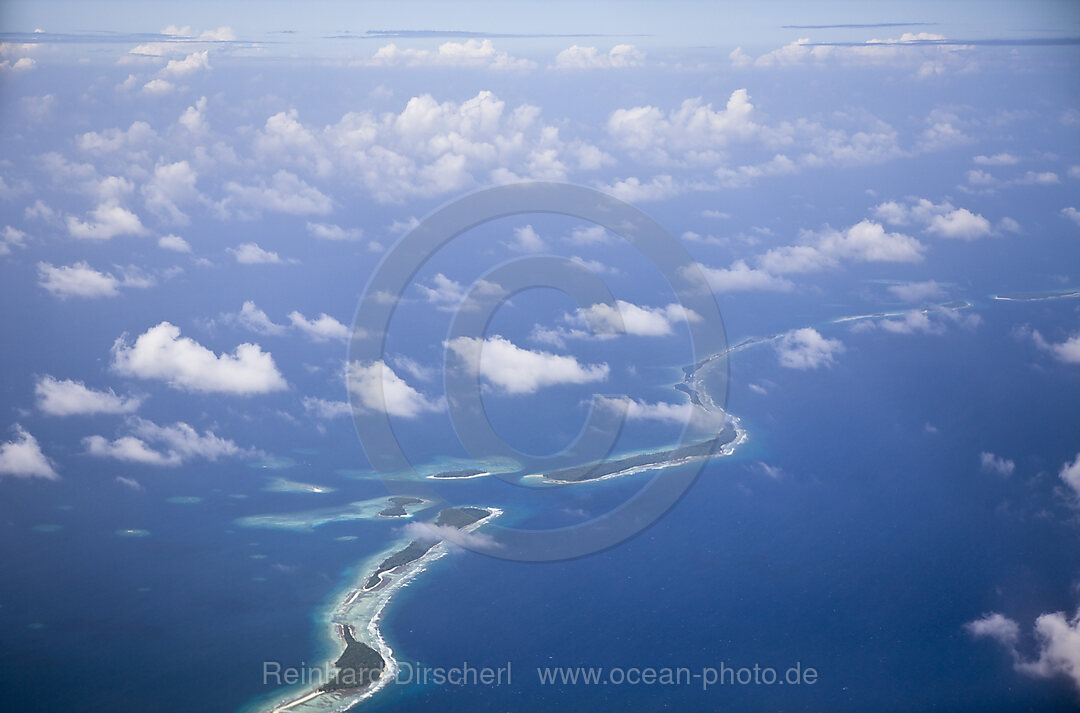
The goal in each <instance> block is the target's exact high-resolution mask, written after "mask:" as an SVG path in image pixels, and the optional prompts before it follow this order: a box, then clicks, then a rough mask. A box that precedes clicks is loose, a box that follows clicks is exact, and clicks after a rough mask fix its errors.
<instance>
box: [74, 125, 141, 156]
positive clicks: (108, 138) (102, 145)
mask: <svg viewBox="0 0 1080 713" xmlns="http://www.w3.org/2000/svg"><path fill="white" fill-rule="evenodd" d="M156 138H157V132H155V131H154V130H153V128H151V127H150V125H149V124H147V123H146V122H145V121H134V122H132V123H131V126H129V127H128V128H127V129H126V130H125V129H105V130H104V131H102V132H100V133H98V132H96V131H90V132H87V133H85V134H82V135H80V136H79V137H78V139H77V140H76V144H77V145H78V147H79V149H80V150H81V151H85V152H86V153H92V154H110V153H116V152H119V151H127V152H135V151H137V150H139V149H142V148H145V147H146V146H147V145H148V144H149V143H151V142H152V141H153V140H154V139H156Z"/></svg>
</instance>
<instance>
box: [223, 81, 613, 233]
mask: <svg viewBox="0 0 1080 713" xmlns="http://www.w3.org/2000/svg"><path fill="white" fill-rule="evenodd" d="M255 146H256V148H257V152H256V159H257V160H258V161H259V162H261V163H263V164H264V165H265V166H266V167H267V169H270V168H279V167H281V166H283V165H286V166H290V167H295V169H296V170H302V171H305V172H308V173H314V174H315V175H317V176H319V177H320V178H324V179H328V178H334V179H336V180H339V181H341V180H343V181H345V182H356V183H358V184H360V185H361V186H362V187H364V188H365V189H367V191H369V192H370V193H371V194H372V195H373V196H374V197H375V199H376V200H378V201H379V202H382V203H402V202H404V201H406V200H408V199H409V198H412V197H416V196H420V197H427V196H434V195H441V194H445V193H448V192H451V191H460V190H463V189H466V188H469V187H472V186H474V185H477V184H478V183H507V182H513V181H519V180H529V179H534V180H565V179H566V177H567V176H568V175H569V173H570V172H571V171H574V170H580V171H593V170H596V169H597V168H600V167H602V166H603V165H605V164H607V163H610V162H612V161H613V159H612V158H611V157H610V156H608V155H607V154H605V153H604V152H602V151H600V150H599V149H598V148H596V146H594V145H592V144H589V143H586V142H584V141H582V140H579V139H575V140H569V141H567V140H564V139H562V138H561V137H560V127H559V126H556V125H551V124H545V123H543V122H542V121H541V120H540V109H539V108H537V107H535V106H531V105H529V104H520V105H518V106H516V107H509V106H507V104H506V102H504V101H502V100H501V99H499V98H498V97H497V96H496V95H495V94H494V93H492V92H490V91H480V92H478V93H477V94H476V96H474V97H472V98H469V99H466V100H464V101H462V102H453V101H447V102H438V101H436V100H435V99H434V98H433V97H432V96H431V95H430V94H422V95H419V96H414V97H412V98H411V99H409V100H408V102H407V103H406V105H405V106H404V108H403V109H402V110H401V111H400V112H399V113H392V112H386V113H381V114H375V113H373V112H371V111H362V112H350V113H348V114H345V115H344V116H343V117H341V119H340V121H338V122H337V123H336V124H333V125H330V126H322V127H315V126H310V127H309V126H305V125H303V124H302V123H300V121H299V119H298V118H297V115H296V114H295V113H294V112H283V113H279V114H275V115H274V116H272V117H270V119H268V120H267V122H266V125H265V126H264V127H263V128H262V129H261V130H259V131H257V132H256V139H255ZM225 207H226V208H227V207H228V206H225ZM327 207H329V205H327ZM269 209H270V208H267V210H269ZM323 212H329V211H328V210H327V211H323Z"/></svg>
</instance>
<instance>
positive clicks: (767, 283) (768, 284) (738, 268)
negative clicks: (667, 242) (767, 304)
mask: <svg viewBox="0 0 1080 713" xmlns="http://www.w3.org/2000/svg"><path fill="white" fill-rule="evenodd" d="M699 269H700V270H701V274H702V275H703V276H704V278H705V281H706V283H707V284H708V287H709V289H711V290H712V291H713V292H746V291H750V290H771V291H775V292H787V291H789V290H791V289H792V288H794V287H795V285H794V283H792V282H791V281H790V280H787V279H785V278H783V277H778V276H776V275H773V274H771V273H769V272H766V271H765V270H756V269H754V268H752V267H750V266H749V265H747V264H746V261H745V260H736V261H735V262H733V263H731V267H727V268H713V267H707V266H705V265H700V266H699ZM695 274H696V271H695V270H692V269H689V268H688V269H685V270H684V271H683V275H684V277H687V278H688V279H696V278H695V277H694V276H695Z"/></svg>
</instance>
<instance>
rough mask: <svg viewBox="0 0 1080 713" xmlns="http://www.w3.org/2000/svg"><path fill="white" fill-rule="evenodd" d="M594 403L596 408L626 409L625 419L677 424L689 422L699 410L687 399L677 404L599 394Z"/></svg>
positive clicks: (616, 410)
mask: <svg viewBox="0 0 1080 713" xmlns="http://www.w3.org/2000/svg"><path fill="white" fill-rule="evenodd" d="M596 405H597V407H598V408H602V409H607V410H611V411H615V412H619V411H621V410H623V409H626V419H627V420H628V421H661V422H663V423H674V424H678V425H683V424H687V423H690V421H691V419H693V418H695V417H696V416H697V415H698V413H697V412H700V411H701V409H699V408H696V407H695V406H694V405H693V404H691V403H690V402H688V401H687V402H685V403H677V404H672V403H665V402H663V401H660V402H657V403H649V402H647V401H642V400H641V399H631V398H629V397H625V396H623V397H610V396H600V397H597V399H596Z"/></svg>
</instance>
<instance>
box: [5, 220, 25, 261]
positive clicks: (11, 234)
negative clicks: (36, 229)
mask: <svg viewBox="0 0 1080 713" xmlns="http://www.w3.org/2000/svg"><path fill="white" fill-rule="evenodd" d="M25 245H26V233H24V232H23V231H21V230H19V229H18V228H13V227H11V226H10V225H5V226H4V229H3V230H0V255H10V254H11V249H12V248H21V247H24V246H25Z"/></svg>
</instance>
